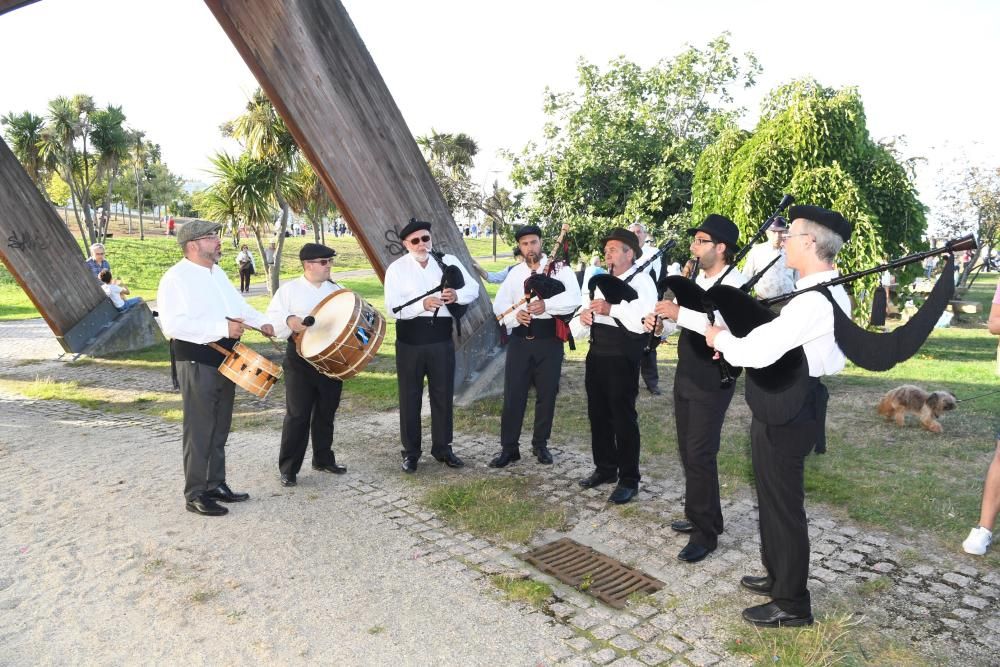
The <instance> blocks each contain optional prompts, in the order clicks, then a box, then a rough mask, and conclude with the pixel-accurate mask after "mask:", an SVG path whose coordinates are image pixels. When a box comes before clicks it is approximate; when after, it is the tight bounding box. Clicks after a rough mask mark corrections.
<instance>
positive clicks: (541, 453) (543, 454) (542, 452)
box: [532, 445, 552, 466]
mask: <svg viewBox="0 0 1000 667" xmlns="http://www.w3.org/2000/svg"><path fill="white" fill-rule="evenodd" d="M532 453H534V455H535V458H537V459H538V462H539V463H541V464H543V465H547V466H550V465H552V454H551V453H550V452H549V448H548V447H546V446H545V445H542V446H541V447H536V448H535V449H534V450H532Z"/></svg>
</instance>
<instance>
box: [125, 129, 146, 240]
mask: <svg viewBox="0 0 1000 667" xmlns="http://www.w3.org/2000/svg"><path fill="white" fill-rule="evenodd" d="M149 146H150V144H149V143H147V142H146V133H145V132H143V131H141V130H134V131H132V132H129V133H128V166H129V168H130V169H131V170H132V179H133V181H134V182H135V201H136V206H138V207H139V240H140V241H144V240H146V229H145V226H144V225H143V220H142V198H143V194H142V185H143V183H144V182H145V181H146V165H147V164H148V163H149ZM128 224H129V231H131V229H132V214H131V212H130V213H129V216H128Z"/></svg>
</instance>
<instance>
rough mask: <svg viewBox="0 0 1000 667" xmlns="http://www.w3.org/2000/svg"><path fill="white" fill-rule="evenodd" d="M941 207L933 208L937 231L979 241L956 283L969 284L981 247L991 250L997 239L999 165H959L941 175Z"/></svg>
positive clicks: (999, 228) (999, 227)
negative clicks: (973, 237)
mask: <svg viewBox="0 0 1000 667" xmlns="http://www.w3.org/2000/svg"><path fill="white" fill-rule="evenodd" d="M939 182H940V183H942V184H943V187H942V188H941V194H940V199H941V206H940V207H938V208H937V209H936V211H935V212H936V213H937V216H938V221H939V226H940V231H942V232H944V233H945V234H946V235H947V236H948V237H949V238H956V237H959V236H962V235H964V234H975V235H976V238H977V239H978V241H979V247H978V248H976V250H975V252H974V254H973V259H972V261H971V262H968V263H966V265H965V268H964V270H963V271H962V273H961V275H960V277H959V282H958V284H959V285H960V286H966V287H969V286H971V285H972V283H973V282H974V280H975V277H976V275H977V274H976V273H974V272H973V268H974V267H975V266H976V265H977V264H978V263H979V257H980V255H981V254H982V251H983V249H984V248H987V249H989V250H990V252H992V251H994V250H995V249H996V247H997V243H998V242H1000V168H996V167H994V168H986V167H983V166H980V165H976V164H969V163H968V160H967V159H966V158H964V157H963V158H962V160H961V164H960V166H959V165H955V166H953V167H952V170H951V171H950V173H946V174H942V175H941V178H939Z"/></svg>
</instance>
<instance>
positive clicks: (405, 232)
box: [399, 218, 431, 241]
mask: <svg viewBox="0 0 1000 667" xmlns="http://www.w3.org/2000/svg"><path fill="white" fill-rule="evenodd" d="M430 228H431V223H429V222H425V221H423V220H417V219H416V218H410V221H409V222H408V223H406V226H405V227H403V228H402V229H400V230H399V240H400V241H402V240H404V239H405V238H406V237H407V236H409V235H410V234H412V233H413V232H419V231H420V230H421V229H426V230H428V231H430Z"/></svg>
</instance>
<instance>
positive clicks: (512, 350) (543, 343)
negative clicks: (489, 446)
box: [500, 336, 563, 452]
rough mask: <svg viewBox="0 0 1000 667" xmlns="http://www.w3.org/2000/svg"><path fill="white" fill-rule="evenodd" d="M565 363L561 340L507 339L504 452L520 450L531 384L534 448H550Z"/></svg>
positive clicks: (501, 428) (501, 433) (532, 442)
mask: <svg viewBox="0 0 1000 667" xmlns="http://www.w3.org/2000/svg"><path fill="white" fill-rule="evenodd" d="M562 361H563V343H562V341H561V340H559V339H558V338H554V337H547V338H535V339H528V338H522V337H521V336H511V337H510V339H509V340H508V342H507V363H506V365H505V366H504V378H503V414H502V416H501V417H500V445H501V446H502V447H503V449H504V450H506V451H512V452H516V451H518V448H519V447H520V442H519V440H520V439H521V426H522V422H523V421H524V411H525V408H526V406H527V404H528V389H529V388H530V387H531V385H535V428H534V430H533V431H532V434H531V449H532V450H536V449H538V448H539V447H545V446H547V445H548V442H549V436H551V435H552V417H553V415H554V414H555V410H556V395H557V394H558V393H559V375H560V373H561V371H562Z"/></svg>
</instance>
